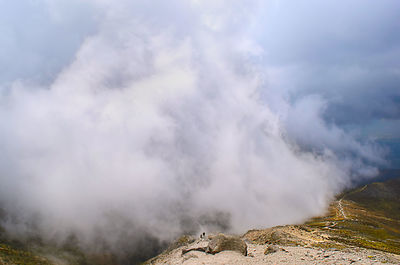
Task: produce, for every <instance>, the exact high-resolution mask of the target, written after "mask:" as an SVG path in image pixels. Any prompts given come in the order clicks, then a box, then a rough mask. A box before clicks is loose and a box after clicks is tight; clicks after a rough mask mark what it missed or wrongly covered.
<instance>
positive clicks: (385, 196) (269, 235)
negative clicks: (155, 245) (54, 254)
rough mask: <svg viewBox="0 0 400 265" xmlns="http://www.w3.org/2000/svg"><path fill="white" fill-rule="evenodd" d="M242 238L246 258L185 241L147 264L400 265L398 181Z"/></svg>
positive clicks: (369, 187)
mask: <svg viewBox="0 0 400 265" xmlns="http://www.w3.org/2000/svg"><path fill="white" fill-rule="evenodd" d="M241 238H242V239H243V240H244V241H245V242H246V244H247V251H248V253H249V254H248V255H247V256H244V255H241V254H239V253H238V252H234V251H222V252H220V253H217V254H215V255H211V254H207V253H205V252H202V251H198V250H196V249H198V248H199V247H200V246H203V247H204V246H205V245H207V243H208V240H207V239H201V240H200V239H198V240H194V239H191V240H189V238H188V237H185V238H184V239H185V240H182V239H181V244H178V245H175V246H176V247H175V248H174V249H169V250H168V251H166V252H164V253H163V254H161V255H159V256H157V257H155V258H153V259H151V260H149V261H148V262H147V264H285V263H286V264H319V263H322V262H323V263H326V264H380V263H386V264H400V256H399V255H400V178H396V179H390V180H387V181H384V182H379V183H371V184H367V185H364V186H362V187H360V188H357V189H354V190H351V191H348V192H346V193H344V194H342V195H340V196H339V197H338V199H337V200H336V201H334V202H333V203H332V204H331V206H330V208H329V211H328V213H327V214H326V215H324V216H320V217H315V218H312V219H311V220H309V221H308V222H306V223H304V224H301V225H288V226H279V227H273V228H268V229H262V230H250V231H248V232H247V233H246V234H244V235H243V236H242V237H241ZM188 249H193V250H192V251H186V250H188ZM200 249H201V248H200ZM182 250H185V251H183V252H182Z"/></svg>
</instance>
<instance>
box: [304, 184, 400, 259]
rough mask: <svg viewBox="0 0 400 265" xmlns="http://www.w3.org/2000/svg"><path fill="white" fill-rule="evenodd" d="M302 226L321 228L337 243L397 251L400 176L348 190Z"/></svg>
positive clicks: (399, 236)
mask: <svg viewBox="0 0 400 265" xmlns="http://www.w3.org/2000/svg"><path fill="white" fill-rule="evenodd" d="M304 226H305V227H308V228H314V229H321V230H323V231H324V232H325V233H327V234H328V235H329V236H330V238H331V239H332V240H333V241H335V242H337V243H338V244H345V245H351V246H359V247H365V248H372V249H377V250H383V251H387V252H391V253H395V254H400V178H397V179H391V180H388V181H385V182H379V183H372V184H367V185H365V186H363V187H361V188H358V189H355V190H352V191H349V192H347V193H345V194H343V195H341V196H340V197H339V199H338V201H336V202H334V203H333V204H332V205H331V207H330V211H329V213H328V214H327V215H326V216H323V217H316V218H313V219H312V220H310V221H309V222H307V223H306V224H305V225H304Z"/></svg>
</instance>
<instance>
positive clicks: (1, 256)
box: [0, 244, 52, 265]
mask: <svg viewBox="0 0 400 265" xmlns="http://www.w3.org/2000/svg"><path fill="white" fill-rule="evenodd" d="M0 264H24V265H51V264H52V263H51V262H50V261H49V260H47V259H46V258H44V257H40V256H38V255H35V254H34V253H32V252H30V251H25V250H22V249H17V248H14V247H11V246H10V245H7V244H0Z"/></svg>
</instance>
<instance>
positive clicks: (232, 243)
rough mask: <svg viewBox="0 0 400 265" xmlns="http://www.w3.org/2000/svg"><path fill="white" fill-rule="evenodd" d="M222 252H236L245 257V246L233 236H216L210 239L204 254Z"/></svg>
mask: <svg viewBox="0 0 400 265" xmlns="http://www.w3.org/2000/svg"><path fill="white" fill-rule="evenodd" d="M224 250H231V251H236V252H238V253H240V254H242V255H244V256H247V244H246V243H245V242H244V241H243V240H242V239H240V238H239V237H235V236H226V235H223V234H219V235H216V236H214V237H213V238H212V239H211V241H210V243H208V247H207V248H206V252H207V253H210V254H216V253H219V252H221V251H224Z"/></svg>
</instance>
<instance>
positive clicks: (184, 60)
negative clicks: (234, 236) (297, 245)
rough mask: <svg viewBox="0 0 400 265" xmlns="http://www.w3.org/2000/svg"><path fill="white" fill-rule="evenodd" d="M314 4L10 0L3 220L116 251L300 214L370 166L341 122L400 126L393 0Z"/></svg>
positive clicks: (369, 151)
mask: <svg viewBox="0 0 400 265" xmlns="http://www.w3.org/2000/svg"><path fill="white" fill-rule="evenodd" d="M305 3H306V2H305ZM305 3H304V4H295V3H289V2H288V1H271V2H269V3H267V4H264V3H262V2H258V1H233V2H232V1H212V2H211V1H178V0H175V1H168V3H167V2H165V1H156V0H155V1H150V2H149V1H134V2H132V1H123V0H121V1H106V0H103V1H100V0H99V1H94V0H93V1H85V2H82V1H79V2H78V1H72V2H70V1H68V2H67V1H34V2H32V1H27V2H19V3H8V4H6V3H2V5H3V6H2V7H4V8H1V9H0V10H2V11H1V12H2V13H3V12H4V13H9V14H13V16H10V15H9V16H8V17H4V16H0V17H2V19H3V21H4V23H1V25H2V28H4V29H5V30H7V32H8V35H3V37H2V39H0V41H1V43H5V44H8V46H5V47H8V48H7V49H6V51H4V50H3V51H2V52H3V53H2V57H4V58H5V60H1V63H0V67H1V68H2V69H5V70H4V71H3V73H5V74H4V75H3V76H2V78H0V87H1V89H2V94H1V98H0V102H1V105H0V116H1V117H0V146H1V148H2V159H1V161H0V180H1V183H2V185H1V186H0V201H1V204H2V207H3V208H4V209H5V210H6V211H7V212H8V213H9V217H8V218H5V220H3V225H4V226H6V227H7V229H8V231H13V234H14V235H15V234H17V235H20V234H26V233H28V232H29V231H32V227H34V228H35V229H34V230H33V231H35V232H38V231H39V232H40V233H41V234H42V235H43V237H45V238H47V239H54V238H61V239H63V238H65V237H66V236H67V235H68V234H70V233H75V234H78V235H79V240H80V242H81V243H82V244H83V245H92V246H93V241H96V242H98V238H101V239H102V242H103V241H104V242H105V243H106V244H107V245H109V246H111V247H112V248H114V250H115V251H117V250H118V249H120V245H121V244H122V245H123V244H127V243H126V242H129V247H132V244H133V248H134V246H135V244H136V243H138V242H140V240H141V239H142V236H145V235H146V236H150V237H152V238H157V239H160V240H170V239H172V238H174V237H176V236H177V235H179V234H180V233H182V232H197V231H198V230H199V229H204V230H207V231H213V230H221V229H226V230H230V231H232V232H243V231H245V230H246V229H249V228H255V227H265V226H272V225H278V224H286V223H293V222H300V221H303V220H304V219H306V218H308V217H310V216H312V215H316V214H320V213H322V212H323V211H324V210H325V209H326V207H327V205H328V203H329V201H330V200H331V199H332V198H333V196H334V195H335V194H336V193H338V192H340V191H341V190H342V189H343V188H345V187H347V186H349V185H351V184H352V183H354V182H356V181H358V180H359V179H361V178H365V177H373V176H375V175H376V174H377V169H376V167H377V166H378V165H381V164H383V163H385V160H384V157H383V154H384V152H383V151H382V150H381V149H380V148H379V147H378V146H376V145H375V144H373V143H372V142H371V141H369V140H368V139H366V138H364V139H360V138H359V137H358V136H357V135H355V134H354V130H353V129H352V131H351V132H350V131H349V129H348V128H349V127H346V126H348V125H349V124H350V125H353V127H352V128H354V126H358V125H359V123H360V120H361V121H362V122H366V121H368V120H373V119H377V118H378V117H379V115H383V116H384V118H387V119H395V118H398V116H397V114H396V113H397V112H396V111H398V105H396V98H395V97H393V96H394V95H395V94H396V93H398V90H395V89H394V88H395V87H396V84H398V83H397V78H398V68H396V67H397V62H395V61H394V60H393V56H396V51H397V47H398V46H397V40H396V38H395V37H393V38H392V39H391V45H387V43H386V42H385V41H383V40H382V38H384V36H389V34H386V35H385V34H384V33H382V29H384V30H387V31H391V30H395V29H396V26H393V25H396V24H395V23H396V22H395V21H392V20H391V19H394V18H392V16H394V14H395V12H394V9H395V8H397V7H398V4H397V3H396V2H393V1H392V2H391V1H386V2H382V3H381V4H380V5H378V7H376V5H377V4H375V2H373V1H366V2H365V1H363V4H362V3H361V1H359V2H355V3H353V4H352V5H353V6H351V5H350V6H346V8H345V9H341V8H339V7H337V8H336V5H333V2H332V3H329V2H327V3H326V6H325V4H322V3H319V2H318V3H317V2H316V1H307V4H305ZM335 3H337V5H339V6H340V4H338V2H337V1H335ZM342 4H343V3H342ZM361 5H362V6H363V7H364V8H365V9H363V10H364V11H363V13H358V12H359V11H358V8H359V7H360V6H361ZM341 6H342V7H343V5H341ZM24 10H25V11H24ZM372 10H374V11H376V12H372ZM36 11H37V12H38V13H37V12H36ZM378 11H379V12H378ZM72 14H73V15H72ZM338 14H341V18H340V19H339V18H337V19H336V15H338ZM354 17H355V24H351V26H349V27H347V23H350V21H351V19H353V18H354ZM371 17H372V18H375V20H373V21H375V22H376V23H377V24H376V25H375V24H373V25H374V26H375V27H374V28H373V29H371V31H368V32H369V33H368V32H364V33H358V31H359V30H360V29H365V30H367V28H369V26H368V25H372V24H371V23H370V22H368V21H369V19H370V18H371ZM333 18H335V19H333ZM366 24H367V25H366ZM356 33H357V34H356ZM369 34H370V35H369ZM372 36H375V38H376V39H377V40H376V42H375V43H372V44H371V43H368V44H366V46H368V47H364V48H363V49H361V50H358V49H356V48H355V47H354V45H356V44H360V45H363V42H364V41H368V40H370V39H372ZM344 40H346V41H344ZM389 46H390V47H389ZM388 53H391V54H392V55H391V56H387V57H385V56H384V54H388ZM366 55H368V56H370V57H369V58H365V57H366ZM352 56H353V59H352V58H351V57H352ZM341 58H342V59H341ZM374 58H375V59H374ZM385 58H387V60H385ZM363 62H366V63H363ZM375 68H379V69H380V70H379V71H373V72H374V74H373V75H370V74H368V73H369V72H371V71H372V70H373V69H375ZM389 68H390V69H391V70H389ZM396 69H397V70H396ZM396 71H397V72H396ZM385 77H388V78H385ZM389 77H390V78H389ZM371 80H373V81H374V82H375V83H374V82H373V81H371ZM382 80H384V81H382ZM381 81H382V82H381ZM364 84H368V85H367V86H364ZM374 84H380V85H382V86H385V89H386V90H379V89H380V88H379V87H377V86H374ZM365 91H367V92H368V93H365ZM342 97H343V98H342ZM357 98H358V99H359V100H358V101H357V100H356V99H357ZM374 99H375V100H381V101H383V102H386V103H387V104H385V108H386V109H384V108H379V107H378V105H379V104H378V103H377V104H375V105H374V104H372V103H371V102H372V101H373V100H374ZM365 109H370V110H371V114H370V115H369V114H366V113H365V111H364V110H365ZM344 112H346V113H347V115H345V113H344ZM360 113H362V114H360ZM345 125H346V126H345ZM356 128H359V127H356ZM121 238H128V239H129V240H127V241H125V240H123V239H121Z"/></svg>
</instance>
